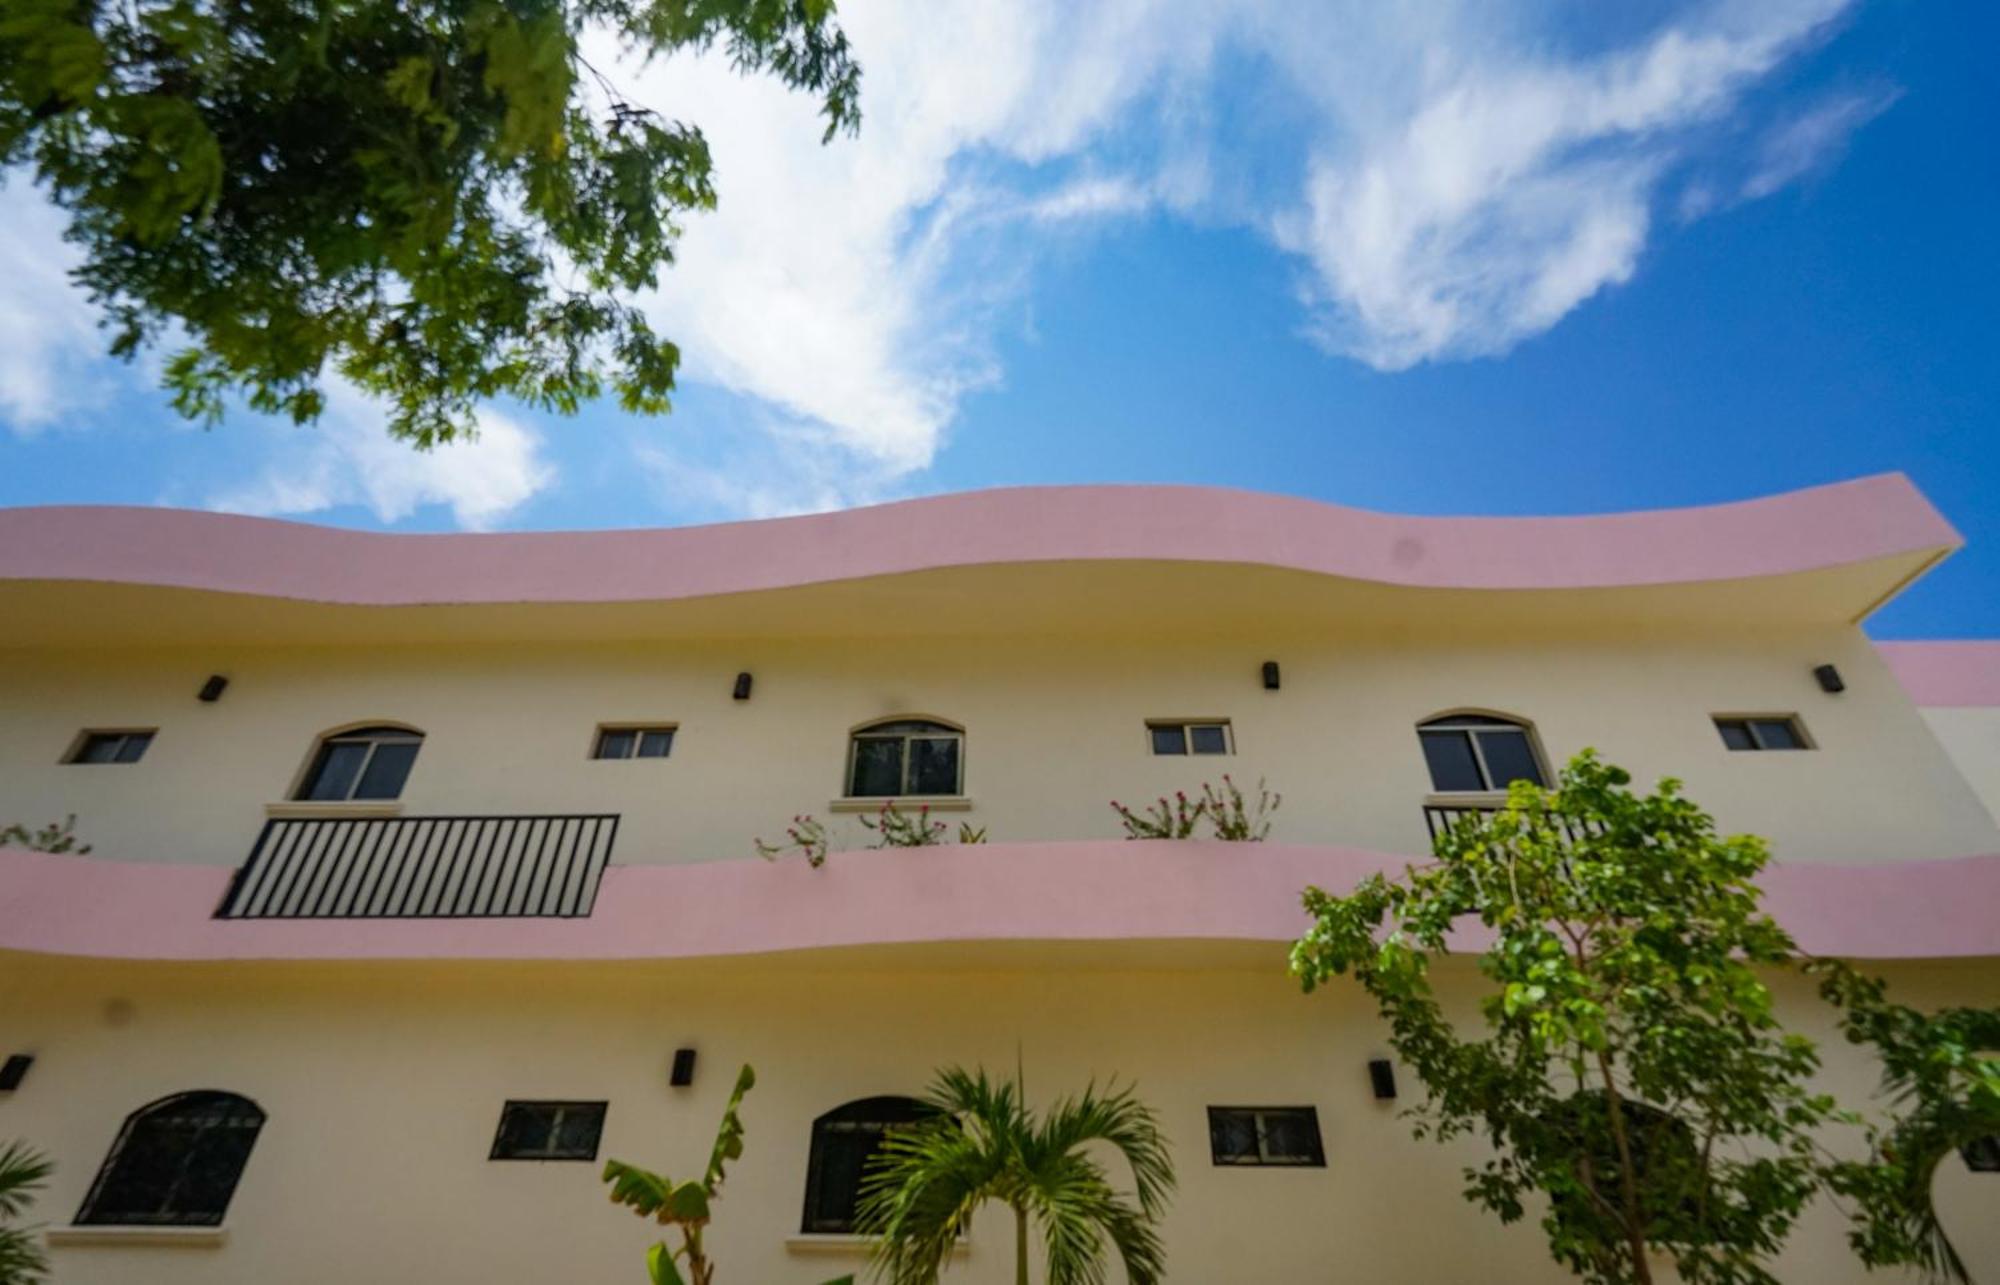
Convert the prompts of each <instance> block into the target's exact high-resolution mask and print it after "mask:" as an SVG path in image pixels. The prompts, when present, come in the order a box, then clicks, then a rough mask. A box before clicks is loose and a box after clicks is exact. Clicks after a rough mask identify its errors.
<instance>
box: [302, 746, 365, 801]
mask: <svg viewBox="0 0 2000 1285" xmlns="http://www.w3.org/2000/svg"><path fill="white" fill-rule="evenodd" d="M367 761H368V746H367V745H366V744H365V743H362V742H358V741H328V742H327V743H326V744H325V745H322V746H320V749H319V758H318V759H317V760H316V761H315V762H314V763H313V768H312V772H311V773H310V774H309V775H308V776H307V777H306V787H305V789H304V790H303V791H301V794H302V795H303V797H305V798H307V799H311V800H314V801H316V802H319V801H328V800H340V799H345V798H347V797H348V796H349V795H350V794H351V793H352V792H353V790H354V781H355V778H356V777H358V776H360V775H361V765H362V764H363V763H365V762H367Z"/></svg>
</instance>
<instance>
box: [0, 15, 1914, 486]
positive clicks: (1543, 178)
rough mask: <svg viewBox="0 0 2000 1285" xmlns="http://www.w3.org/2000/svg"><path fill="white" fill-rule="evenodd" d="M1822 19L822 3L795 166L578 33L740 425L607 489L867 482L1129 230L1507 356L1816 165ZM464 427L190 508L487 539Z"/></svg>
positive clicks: (8, 391)
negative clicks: (697, 171)
mask: <svg viewBox="0 0 2000 1285" xmlns="http://www.w3.org/2000/svg"><path fill="white" fill-rule="evenodd" d="M1851 3H1852V0H1666V2H1665V3H1664V4H1662V5H1660V6H1655V7H1653V8H1652V9H1649V11H1648V12H1649V13H1650V14H1652V15H1653V16H1652V19H1651V20H1650V22H1649V23H1647V24H1646V25H1639V20H1637V19H1634V18H1632V16H1631V15H1630V14H1628V13H1625V12H1623V11H1620V12H1619V13H1618V14H1617V16H1616V17H1614V18H1611V19H1608V20H1607V28H1606V30H1605V31H1603V32H1600V33H1599V34H1598V35H1597V36H1595V37H1592V38H1591V40H1590V42H1589V43H1585V42H1584V40H1583V38H1581V37H1579V36H1577V35H1576V33H1575V32H1573V31H1569V30H1567V29H1565V28H1563V27H1560V26H1558V25H1557V24H1555V23H1554V22H1553V21H1552V20H1551V19H1550V18H1549V17H1548V16H1547V9H1546V7H1545V6H1538V5H1533V4H1530V3H1527V2H1526V0H1520V2H1519V3H1516V4H1512V5H1508V4H1501V3H1497V2H1495V0H1431V2H1430V3H1426V4H1422V5H1391V4H1383V3H1381V2H1380V0H1324V2H1322V3H1315V4H1298V3H1296V2H1295V0H1099V2H1098V3H1093V4H1091V5H1087V6H1079V5H1075V4H1073V3H1069V2H1067V0H1011V2H1010V3H1004V4H994V3H991V0H843V4H842V6H841V20H842V22H843V24H844V25H845V27H846V28H847V30H848V32H849V35H850V37H851V39H852V41H853V44H854V47H855V49H856V51H857V52H858V54H859V56H860V58H861V61H862V63H863V67H864V79H863V100H862V106H863V111H864V113H865V119H864V121H863V126H862V131H861V134H860V136H859V137H858V138H845V137H843V138H838V139H836V140H834V141H833V142H832V143H831V144H829V145H825V146H822V145H821V143H820V131H821V128H822V122H821V120H820V119H819V117H818V115H817V106H816V104H815V103H814V102H813V101H812V100H811V99H810V97H809V96H806V95H802V94H795V93H792V92H790V91H788V90H786V89H784V88H783V87H782V86H780V85H778V84H776V83H775V82H774V81H772V80H771V79H770V78H769V77H745V76H740V75H738V74H736V73H735V72H734V71H733V70H732V69H731V68H730V67H729V66H728V64H727V60H726V58H725V57H723V56H722V55H720V54H717V53H710V54H705V55H700V56H682V57H676V58H671V59H666V60H662V61H660V62H656V63H653V64H651V65H648V66H645V67H635V66H629V65H628V66H618V62H619V60H618V59H617V57H616V55H615V53H614V52H613V51H612V49H611V42H610V41H609V39H608V38H600V43H601V47H599V48H595V49H593V50H591V55H592V61H593V62H594V63H595V64H596V65H598V66H600V67H607V68H611V67H617V70H616V71H615V72H614V73H613V74H614V76H615V78H616V79H617V80H618V81H619V82H620V83H621V85H622V86H623V87H624V88H625V89H626V90H627V92H629V93H630V94H631V95H632V96H633V97H634V98H636V99H638V100H639V101H642V102H646V103H648V104H650V105H652V106H655V107H658V108H659V109H661V110H662V111H664V112H666V113H667V114H669V115H672V116H676V117H681V118H685V119H689V120H692V121H695V122H697V123H698V124H700V125H701V127H702V128H703V129H704V130H705V132H706V133H707V134H708V137H709V140H710V143H711V146H712V148H713V152H714V155H715V158H716V184H717V188H718V191H719V194H720V198H721V206H720V209H719V210H718V211H716V212H714V213H712V214H704V215H699V216H694V217H692V218H690V219H689V220H688V226H687V233H686V236H685V239H684V242H683V244H682V246H681V248H680V255H679V261H678V262H677V263H676V264H675V265H674V266H673V267H672V268H670V269H669V270H668V271H666V272H665V273H664V274H663V276H662V285H661V288H660V290H659V291H658V292H657V293H656V295H655V296H654V297H652V298H651V299H650V300H649V301H648V305H647V306H648V307H649V309H650V311H651V312H652V314H653V319H654V321H655V323H656V325H658V326H659V328H660V329H661V330H662V332H663V333H665V334H667V335H669V336H671V337H672V338H673V339H674V340H676V341H677V342H678V343H680V344H681V346H682V350H683V353H684V355H685V365H684V367H683V372H682V374H683V379H684V380H685V381H687V382H688V383H690V384H691V385H707V386H709V388H708V389H704V390H703V391H704V393H705V394H709V395H712V393H710V390H712V389H721V390H726V391H727V392H728V393H730V394H733V395H734V399H735V401H737V402H738V403H740V404H741V406H742V407H745V408H748V409H747V410H746V411H745V412H744V413H740V414H735V415H732V416H729V417H728V420H729V422H728V425H727V426H726V427H723V428H718V429H716V430H714V437H713V440H708V441H704V443H703V444H702V446H701V449H699V450H690V449H688V443H689V441H690V439H688V438H685V437H682V436H678V435H679V434H682V433H683V432H685V429H686V425H685V424H684V423H683V422H682V421H681V420H680V419H679V418H678V417H677V418H676V419H669V420H667V421H664V422H663V423H653V422H647V423H645V424H643V425H640V426H638V428H637V430H636V431H635V437H636V438H637V440H639V441H640V442H641V444H642V445H641V450H642V451H643V454H642V455H641V458H640V463H641V464H642V466H643V468H644V470H645V472H646V474H647V475H649V476H651V477H653V478H654V479H655V480H656V482H657V484H658V487H659V491H660V494H661V496H662V498H663V501H664V503H665V505H666V507H667V508H668V509H669V510H670V511H671V512H672V513H674V514H676V515H683V514H686V513H688V512H689V511H693V512H698V513H700V514H702V515H704V516H722V515H726V514H727V513H729V512H746V513H766V512H778V511H791V510H795V509H799V508H814V507H823V506H827V505H838V504H844V503H852V502H856V501H857V500H861V499H869V498H879V497H883V496H888V495H894V494H897V493H900V492H901V491H902V490H903V489H905V488H906V486H907V485H908V483H909V479H911V478H912V477H913V476H914V475H915V474H917V473H919V472H920V471H921V470H923V469H925V468H926V467H927V466H929V465H930V464H931V462H932V461H933V460H934V459H935V457H936V455H937V452H938V451H939V449H940V448H941V446H942V444H943V443H944V441H945V439H946V435H947V434H948V432H949V430H950V427H951V425H952V423H953V421H954V419H955V418H956V416H957V414H958V412H959V409H960V406H961V405H962V403H963V402H964V401H965V399H966V398H967V397H969V396H971V395H974V394H975V393H977V392H979V391H980V390H986V389H992V388H995V387H997V386H998V385H999V384H1000V383H1001V382H1002V380H1003V379H1004V374H1005V372H1004V370H1003V368H1002V364H1001V362H1000V360H999V358H998V356H997V350H996V347H995V337H996V336H997V335H1000V334H1002V333H1004V332H1005V330H1006V329H1007V328H1008V327H1009V326H1011V325H1017V324H1020V318H1021V316H1022V315H1023V314H1024V313H1025V312H1026V310H1027V308H1028V307H1029V306H1030V301H1029V300H1028V298H1027V292H1028V288H1029V285H1030V283H1031V282H1032V280H1033V272H1034V271H1035V269H1036V268H1037V266H1038V265H1040V264H1043V263H1045V262H1046V260H1044V259H1042V258H1039V257H1038V256H1040V255H1042V254H1043V252H1044V251H1045V249H1046V248H1047V247H1048V246H1049V245H1050V244H1051V243H1052V242H1064V243H1066V239H1070V238H1074V237H1077V236H1081V235H1090V234H1091V233H1092V232H1093V231H1094V230H1096V229H1101V228H1104V227H1107V226H1112V225H1114V224H1115V223H1116V222H1117V221H1119V220H1121V219H1131V218H1134V217H1140V216H1166V217H1177V218H1184V219H1188V220H1191V221H1193V222H1195V223H1197V224H1200V225H1203V226H1240V227H1245V228H1249V229H1251V230H1253V231H1255V232H1256V233H1258V234H1259V235H1262V236H1264V237H1266V238H1268V239H1269V241H1270V242H1271V243H1272V244H1273V245H1275V246H1276V247H1278V248H1279V249H1280V250H1281V251H1282V252H1284V253H1286V254H1288V255H1291V256H1293V258H1294V259H1295V261H1296V263H1297V266H1298V283H1299V284H1298V296H1299V299H1300V301H1301V303H1302V305H1303V309H1304V315H1303V318H1302V324H1301V328H1302V330H1304V331H1305V332H1306V333H1307V334H1309V335H1310V336H1311V337H1312V338H1313V339H1315V340H1316V341H1317V342H1319V343H1320V344H1322V345H1323V346H1325V347H1326V348H1328V349H1329V350H1330V351H1332V352H1333V353H1336V354H1340V355H1342V356H1345V357H1350V358H1354V359H1357V360H1360V361H1362V362H1365V363H1368V364H1370V365H1373V366H1375V367H1378V368H1381V369H1385V370H1396V369H1402V368H1405V367H1409V366H1412V365H1416V364H1419V363H1422V362H1427V361H1443V360H1451V359H1456V358H1462V357H1470V356H1479V355H1488V354H1497V353H1502V352H1505V351H1506V350H1507V349H1509V348H1510V347H1512V346H1513V345H1515V344H1517V343H1519V342H1521V341H1522V340H1524V339H1526V338H1528V337H1531V336H1533V335H1536V334H1538V333H1541V332H1542V331H1545V330H1547V329H1548V328H1550V327H1551V326H1554V325H1556V324H1558V323H1559V322H1561V321H1562V319H1563V318H1564V317H1566V316H1568V315H1569V314H1570V313H1572V312H1573V311H1575V310H1576V309H1577V308H1578V307H1580V306H1582V305H1583V304H1584V303H1585V302H1586V301H1587V300H1589V299H1591V298H1592V297H1593V296H1595V295H1598V294H1599V293H1601V292H1603V291H1605V290H1606V289H1608V288H1613V287H1615V286H1617V285H1618V284H1620V283H1622V282H1625V281H1627V280H1629V279H1630V278H1631V277H1632V276H1633V274H1634V273H1635V272H1636V271H1638V269H1639V266H1640V264H1641V263H1642V261H1643V257H1644V254H1645V250H1646V246H1647V244H1648V240H1649V238H1650V237H1651V236H1652V235H1653V233H1654V229H1655V225H1656V223H1657V221H1658V220H1657V215H1658V213H1659V212H1660V211H1661V210H1662V209H1664V210H1665V211H1666V212H1667V213H1668V214H1669V215H1671V214H1674V213H1676V212H1677V213H1678V214H1679V215H1680V217H1681V218H1682V219H1688V218H1694V217H1700V216H1702V215H1705V214H1708V213H1712V212H1714V211H1716V210H1719V209H1722V208H1725V207H1726V206H1727V205H1728V204H1730V203H1732V202H1734V201H1736V200H1742V199H1750V198H1754V197H1757V196H1762V195H1766V194H1768V193H1769V192H1770V191H1773V190H1776V189H1777V188H1778V187H1780V186H1782V185H1783V184H1785V183H1788V182H1791V181H1794V180H1796V179H1797V178H1799V177H1800V176H1802V175H1804V174H1807V173H1810V172H1812V171H1813V170H1815V169H1816V168H1818V167H1821V166H1824V165H1825V164H1827V163H1829V162H1830V160H1831V159H1833V158H1834V157H1836V156H1837V154H1838V152H1839V149H1840V145H1841V142H1842V141H1843V140H1844V139H1845V138H1846V137H1848V135H1849V134H1851V132H1852V131H1853V130H1854V129H1856V128H1859V127H1860V126H1861V125H1862V124H1864V123H1865V122H1866V121H1867V120H1868V119H1869V118H1870V117H1871V116H1873V115H1874V114H1876V113H1878V112H1879V111H1880V110H1882V108H1883V107H1884V106H1886V105H1887V98H1886V97H1885V96H1884V95H1882V94H1880V93H1877V94H1874V95H1848V96H1846V97H1840V96H1836V97H1834V98H1830V99H1825V100H1822V101H1821V102H1819V103H1817V104H1814V105H1812V106H1810V107H1808V108H1806V109H1805V110H1803V111H1801V112H1799V113H1798V114H1796V115H1794V116H1792V117H1789V118H1786V119H1785V120H1784V121H1783V122H1782V123H1781V124H1779V125H1778V126H1776V127H1774V128H1771V129H1769V130H1767V131H1765V132H1763V133H1761V134H1760V132H1759V131H1758V129H1757V128H1756V125H1757V120H1756V115H1757V113H1759V112H1762V111H1765V110H1766V109H1765V108H1764V107H1763V106H1760V105H1757V104H1754V103H1753V104H1751V105H1750V106H1747V107H1746V98H1747V97H1748V95H1749V91H1750V90H1751V89H1753V88H1754V87H1756V86H1758V85H1759V84H1760V83H1761V82H1762V81H1763V80H1765V79H1766V78H1767V77H1768V76H1769V74H1770V73H1771V72H1772V71H1773V70H1774V69H1775V68H1777V67H1779V66H1780V65H1781V64H1783V63H1785V62H1786V61H1787V60H1788V59H1791V58H1794V57H1795V56H1796V55H1797V53H1798V51H1799V50H1800V49H1802V48H1804V47H1806V46H1807V45H1809V44H1810V43H1811V42H1813V41H1815V40H1819V39H1823V38H1825V37H1826V35H1827V34H1828V32H1829V31H1830V29H1831V24H1833V23H1834V22H1836V21H1837V20H1838V19H1839V18H1840V17H1841V15H1842V14H1844V13H1845V12H1846V11H1847V10H1848V8H1849V7H1850V5H1851ZM1746 175H1747V176H1748V177H1747V178H1746V177H1745V176H1746ZM1669 183H1672V184H1673V185H1674V187H1673V189H1672V190H1671V191H1669V190H1668V187H1667V185H1668V184H1669ZM21 191H25V189H24V188H20V187H19V185H16V188H15V189H9V191H8V192H7V194H6V196H5V197H4V200H5V202H6V205H5V206H4V207H0V208H4V209H5V210H6V211H7V212H8V213H9V214H10V215H12V216H14V217H11V218H10V219H9V222H10V224H12V225H14V226H16V227H20V228H22V229H25V230H23V231H20V232H13V229H12V228H10V233H12V234H11V235H10V236H9V237H8V238H7V240H6V242H5V243H4V246H0V256H4V257H0V269H5V270H8V271H10V272H11V273H12V275H13V277H14V278H15V279H17V280H19V281H22V282H25V283H26V288H24V289H22V290H17V291H15V292H13V293H12V295H10V296H9V297H7V298H5V299H4V300H0V416H4V417H6V418H7V419H9V420H10V421H11V422H12V423H13V424H14V425H15V427H16V428H17V429H21V428H26V427H31V426H34V425H37V424H44V423H49V422H54V421H56V420H57V419H59V418H60V417H61V416H62V415H63V414H64V413H65V408H66V407H69V406H71V405H72V404H73V402H74V398H75V397H76V396H77V394H76V392H75V390H76V389H79V388H86V387H88V386H90V384H91V382H92V380H91V379H79V378H76V377H74V376H73V375H72V373H71V369H72V367H71V366H68V365H66V363H80V362H85V361H88V360H89V357H88V354H90V353H94V352H96V351H97V349H98V347H99V342H100V341H99V338H98V336H97V335H96V333H95V332H94V331H93V330H92V329H91V328H90V317H89V315H88V313H87V311H86V310H84V309H83V308H82V306H81V305H80V304H79V303H78V301H77V300H76V298H75V296H74V294H73V293H69V292H67V287H65V286H63V285H62V284H61V281H60V277H61V267H62V265H63V264H64V263H66V262H67V260H66V259H64V258H62V257H61V256H60V255H59V254H48V253H45V252H43V251H42V250H39V249H36V248H35V247H36V246H43V245H46V244H48V243H49V242H50V240H51V238H52V236H53V229H54V227H55V226H56V225H55V224H54V222H53V221H52V219H51V218H50V217H49V216H48V215H47V212H46V211H45V210H43V211H38V210H37V208H35V207H33V201H34V198H33V197H28V198H21V197H20V195H19V193H20V192H21ZM24 199H25V201H26V202H27V204H25V205H24V204H21V202H22V201H23V200H24ZM17 206H19V208H18V209H17V208H16V207H17ZM23 217H25V218H26V220H27V221H26V222H21V219H22V218H23ZM37 220H39V221H37ZM78 354H84V355H83V356H79V355H78ZM74 369H78V370H81V369H83V367H81V366H76V367H74ZM100 369H102V368H101V367H95V366H93V367H90V371H91V374H92V378H96V371H98V370H100ZM100 382H101V381H100ZM690 392H691V393H692V392H693V390H692V389H690ZM487 418H488V427H487V435H486V438H485V440H484V441H483V442H482V443H481V444H480V445H478V446H475V447H470V448H465V449H464V450H462V451H461V450H445V451H441V452H439V453H437V454H435V455H433V456H428V457H426V456H417V455H414V454H413V453H412V452H410V451H409V450H408V449H407V448H405V447H402V446H400V445H397V444H394V443H391V442H389V441H388V440H387V439H386V438H385V437H384V436H383V435H382V433H381V430H380V417H379V416H378V415H375V414H373V413H372V412H370V411H369V410H368V409H367V408H366V407H365V405H362V404H360V403H359V402H358V399H355V398H353V397H352V396H351V395H350V396H348V397H347V398H345V399H344V400H343V401H342V404H341V405H339V406H337V407H336V411H335V412H334V413H331V414H329V417H328V422H327V424H326V425H324V426H323V427H322V428H320V429H318V430H313V431H309V432H306V433H301V434H291V435H290V436H288V437H287V438H286V439H285V444H284V445H283V446H282V447H279V446H272V447H271V448H270V449H269V451H268V452H267V458H266V460H265V461H264V463H263V464H262V465H261V466H260V467H259V468H258V470H257V471H256V472H255V473H254V475H253V476H252V478H251V479H250V480H248V481H244V482H241V483H238V484H231V485H229V486H226V487H224V488H222V489H221V491H220V493H219V494H217V495H216V496H215V497H214V502H215V503H218V504H226V505H228V506H230V507H239V508H250V509H255V510H257V511H265V512H312V511H316V510H319V509H323V508H326V507H328V506H330V505H333V504H342V503H360V504H366V505H368V506H369V507H370V508H371V509H372V510H373V511H374V512H375V513H376V514H377V515H378V516H381V517H383V518H384V520H392V519H393V518H395V517H400V516H406V515H407V514H409V513H410V512H411V511H413V510H414V509H415V508H416V507H417V506H420V505H424V504H444V505H448V506H449V507H450V508H451V509H452V511H453V512H454V514H455V515H456V516H457V517H458V520H459V521H461V522H462V523H465V524H467V525H488V524H492V523H496V522H500V521H504V520H506V518H507V517H508V515H509V514H511V513H513V512H515V511H516V510H517V509H518V508H519V506H521V505H522V504H523V503H525V502H526V500H527V499H528V498H530V497H532V496H534V495H535V494H537V493H538V492H539V491H541V490H543V489H545V488H547V487H548V486H550V485H551V484H552V479H553V470H552V469H551V467H550V466H549V465H548V464H547V463H546V462H545V460H544V457H543V452H542V450H541V444H540V441H539V438H538V437H537V436H536V435H535V434H534V433H533V432H532V431H531V430H529V429H528V428H526V427H524V426H522V425H520V424H518V423H516V422H514V421H512V420H509V419H507V418H505V417H504V416H489V417H487ZM230 431H235V430H234V427H233V426H232V429H231V430H230ZM286 431H287V432H289V430H286Z"/></svg>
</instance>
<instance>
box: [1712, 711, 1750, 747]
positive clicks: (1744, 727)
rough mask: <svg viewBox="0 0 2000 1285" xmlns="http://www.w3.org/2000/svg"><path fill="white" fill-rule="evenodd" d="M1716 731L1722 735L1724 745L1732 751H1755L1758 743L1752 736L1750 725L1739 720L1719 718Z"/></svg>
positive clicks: (1716, 721)
mask: <svg viewBox="0 0 2000 1285" xmlns="http://www.w3.org/2000/svg"><path fill="white" fill-rule="evenodd" d="M1715 730H1716V731H1718V732H1720V733H1722V743H1723V744H1724V745H1727V746H1728V747H1729V748H1730V749H1732V750H1754V749H1756V748H1757V742H1756V740H1755V739H1754V738H1752V737H1751V735H1750V724H1748V723H1746V722H1744V721H1743V720H1741V719H1737V718H1718V719H1716V720H1715Z"/></svg>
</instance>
